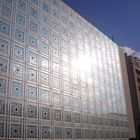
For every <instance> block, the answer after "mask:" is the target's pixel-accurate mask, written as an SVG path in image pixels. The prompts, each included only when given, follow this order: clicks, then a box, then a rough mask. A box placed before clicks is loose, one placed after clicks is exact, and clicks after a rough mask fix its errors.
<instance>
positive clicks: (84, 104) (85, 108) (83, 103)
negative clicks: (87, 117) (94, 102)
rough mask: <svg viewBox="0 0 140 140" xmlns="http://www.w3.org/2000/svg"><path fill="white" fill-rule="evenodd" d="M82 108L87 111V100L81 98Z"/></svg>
mask: <svg viewBox="0 0 140 140" xmlns="http://www.w3.org/2000/svg"><path fill="white" fill-rule="evenodd" d="M82 110H83V111H85V112H88V110H89V109H88V101H86V100H83V101H82Z"/></svg>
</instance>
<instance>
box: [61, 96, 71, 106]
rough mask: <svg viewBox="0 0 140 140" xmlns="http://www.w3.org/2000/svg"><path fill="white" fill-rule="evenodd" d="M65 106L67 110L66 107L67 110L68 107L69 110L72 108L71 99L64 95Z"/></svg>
mask: <svg viewBox="0 0 140 140" xmlns="http://www.w3.org/2000/svg"><path fill="white" fill-rule="evenodd" d="M63 106H64V108H65V107H66V108H67V107H68V108H70V107H71V97H70V96H66V95H64V99H63Z"/></svg>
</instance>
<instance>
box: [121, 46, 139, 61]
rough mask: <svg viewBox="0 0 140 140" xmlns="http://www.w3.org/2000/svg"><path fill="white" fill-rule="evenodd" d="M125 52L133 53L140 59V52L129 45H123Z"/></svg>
mask: <svg viewBox="0 0 140 140" xmlns="http://www.w3.org/2000/svg"><path fill="white" fill-rule="evenodd" d="M122 49H123V50H124V52H125V53H127V55H128V56H130V55H132V56H134V57H137V58H138V59H139V60H140V52H136V51H135V50H133V49H132V48H129V47H122Z"/></svg>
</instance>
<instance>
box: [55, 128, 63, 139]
mask: <svg viewBox="0 0 140 140" xmlns="http://www.w3.org/2000/svg"><path fill="white" fill-rule="evenodd" d="M54 138H55V139H61V138H62V128H61V127H54Z"/></svg>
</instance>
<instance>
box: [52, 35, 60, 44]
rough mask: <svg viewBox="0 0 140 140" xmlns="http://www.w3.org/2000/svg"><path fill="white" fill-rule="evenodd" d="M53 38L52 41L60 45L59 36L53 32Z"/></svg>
mask: <svg viewBox="0 0 140 140" xmlns="http://www.w3.org/2000/svg"><path fill="white" fill-rule="evenodd" d="M51 40H52V43H53V44H55V45H57V46H58V45H59V36H58V35H56V34H54V33H52V36H51Z"/></svg>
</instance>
